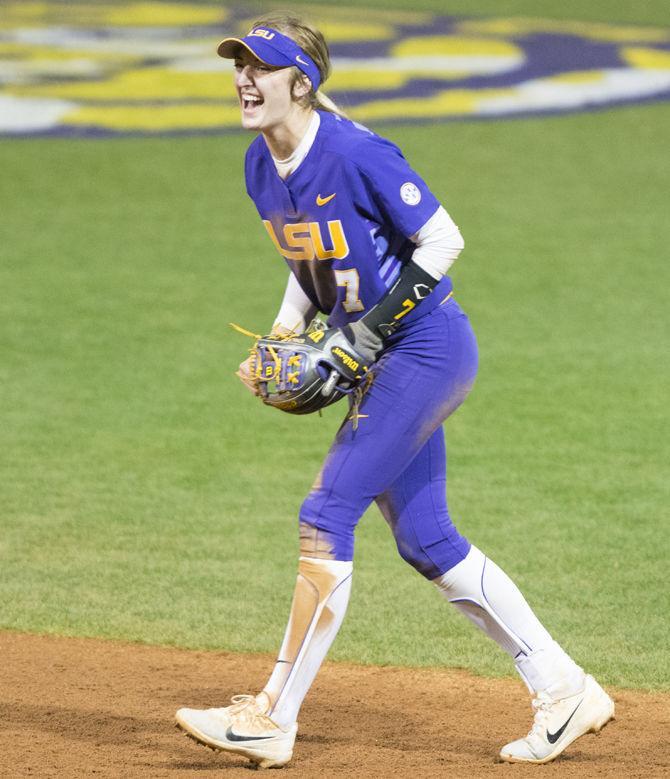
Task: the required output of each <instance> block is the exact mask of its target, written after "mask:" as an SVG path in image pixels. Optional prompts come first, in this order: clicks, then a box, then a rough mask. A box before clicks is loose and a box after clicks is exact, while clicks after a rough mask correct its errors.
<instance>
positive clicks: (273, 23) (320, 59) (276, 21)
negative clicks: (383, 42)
mask: <svg viewBox="0 0 670 779" xmlns="http://www.w3.org/2000/svg"><path fill="white" fill-rule="evenodd" d="M254 27H271V28H272V29H274V30H278V31H279V32H280V33H282V34H283V35H286V37H288V38H290V39H291V40H292V41H295V42H296V43H297V44H298V46H300V48H301V49H302V50H303V51H304V52H305V53H306V54H309V56H310V57H311V58H312V59H313V60H314V64H315V65H316V67H317V68H318V69H319V74H320V75H321V83H322V84H323V82H324V81H326V79H327V78H328V76H330V70H331V68H330V52H329V51H328V44H327V43H326V39H325V38H324V37H323V35H322V34H321V32H320V31H319V30H318V29H317V28H316V27H315V26H314V25H313V24H309V22H307V21H306V20H304V19H302V18H301V17H299V16H296V15H295V14H293V13H291V11H271V12H270V13H267V14H264V15H263V16H261V17H259V18H258V19H256V20H255V21H254V22H253V24H252V25H251V29H253V28H254ZM293 71H294V73H293V80H292V81H291V89H293V86H294V85H295V84H297V83H298V81H300V80H301V79H302V78H303V76H304V74H303V72H302V71H301V70H299V69H298V68H296V67H293ZM297 102H298V103H299V104H301V105H302V106H303V107H304V108H312V109H314V110H315V111H316V110H319V109H320V110H322V111H330V113H332V114H339V116H343V117H345V118H346V114H345V113H344V111H342V109H340V108H338V106H337V105H335V103H334V102H333V101H332V100H331V99H330V98H329V97H328V95H326V94H324V93H323V92H322V91H321V89H318V90H316V91H315V90H314V89H313V88H312V89H310V90H309V92H308V93H307V94H306V95H305V96H304V97H301V98H298V99H297Z"/></svg>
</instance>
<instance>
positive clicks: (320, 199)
mask: <svg viewBox="0 0 670 779" xmlns="http://www.w3.org/2000/svg"><path fill="white" fill-rule="evenodd" d="M335 195H337V192H333V194H332V195H328V197H321V195H317V196H316V204H317V206H325V205H326V203H330V201H331V200H332V199H333V198H334V197H335Z"/></svg>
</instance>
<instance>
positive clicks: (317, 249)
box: [263, 219, 349, 260]
mask: <svg viewBox="0 0 670 779" xmlns="http://www.w3.org/2000/svg"><path fill="white" fill-rule="evenodd" d="M263 225H264V226H265V229H266V230H267V231H268V235H269V236H270V238H271V240H272V243H273V244H274V245H275V248H276V249H277V251H278V252H279V254H281V256H282V257H285V258H286V259H287V260H315V259H316V260H342V259H344V258H345V257H346V256H347V255H348V254H349V244H348V243H347V237H346V235H345V234H344V228H343V227H342V221H341V220H340V219H333V220H332V221H329V222H327V226H328V240H327V242H328V247H329V248H326V241H325V240H324V237H323V234H322V232H321V225H320V224H319V223H318V222H296V223H295V224H285V225H284V226H283V229H282V239H283V242H282V241H280V240H279V238H278V237H277V233H276V232H275V228H274V227H273V225H272V222H270V220H269V219H264V220H263Z"/></svg>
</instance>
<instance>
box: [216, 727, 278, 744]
mask: <svg viewBox="0 0 670 779" xmlns="http://www.w3.org/2000/svg"><path fill="white" fill-rule="evenodd" d="M269 738H274V737H273V736H238V735H237V733H233V728H232V727H229V728H228V730H227V731H226V739H227V740H228V741H267V740H268V739H269Z"/></svg>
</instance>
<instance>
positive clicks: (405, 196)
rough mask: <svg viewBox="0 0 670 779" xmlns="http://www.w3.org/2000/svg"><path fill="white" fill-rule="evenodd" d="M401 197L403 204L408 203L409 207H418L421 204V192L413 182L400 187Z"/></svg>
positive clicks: (407, 182)
mask: <svg viewBox="0 0 670 779" xmlns="http://www.w3.org/2000/svg"><path fill="white" fill-rule="evenodd" d="M400 197H401V198H402V200H403V203H407V205H408V206H416V205H418V204H419V203H420V202H421V192H420V191H419V188H418V187H417V186H416V184H412V182H411V181H406V182H405V183H404V184H403V185H402V186H401V187H400Z"/></svg>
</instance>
